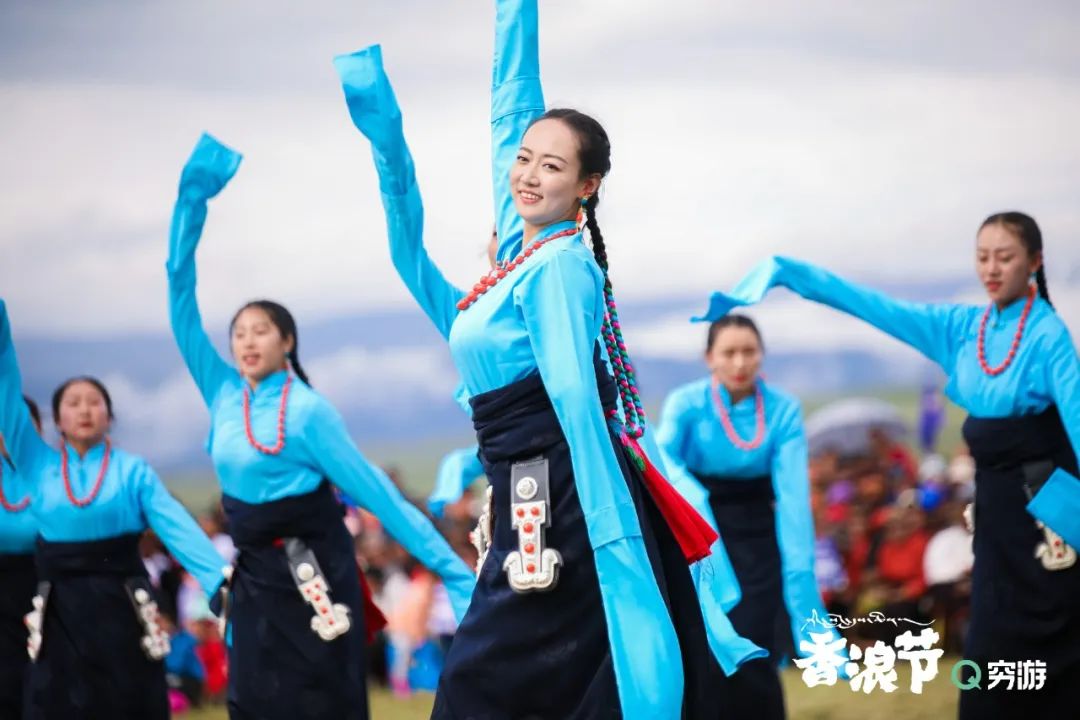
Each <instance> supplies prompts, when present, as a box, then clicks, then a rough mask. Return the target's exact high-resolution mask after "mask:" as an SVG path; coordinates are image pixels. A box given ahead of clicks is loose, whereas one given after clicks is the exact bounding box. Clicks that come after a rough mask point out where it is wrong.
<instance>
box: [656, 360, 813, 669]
mask: <svg viewBox="0 0 1080 720" xmlns="http://www.w3.org/2000/svg"><path fill="white" fill-rule="evenodd" d="M761 390H762V396H763V399H764V404H765V423H766V424H765V437H764V439H763V440H762V442H761V444H760V445H758V446H757V447H756V448H754V449H752V450H741V449H739V448H737V447H736V446H735V445H734V444H733V443H732V442H731V441H730V440H729V439H728V437H727V435H726V434H725V432H724V428H723V426H722V425H721V423H720V416H719V415H718V412H717V408H716V406H715V399H714V395H713V389H712V380H711V378H706V379H702V380H697V381H695V382H692V383H688V384H686V385H683V386H681V387H678V388H676V389H675V390H673V391H672V392H671V393H670V394H669V395H668V397H667V400H666V401H665V402H664V409H663V412H662V413H661V418H660V424H659V426H658V428H657V431H656V434H657V442H658V443H659V445H660V448H661V451H662V452H663V453H664V456H665V458H666V459H667V468H668V472H669V473H671V475H670V476H671V477H673V478H677V481H676V480H673V481H672V484H674V485H675V486H676V489H678V490H679V491H680V492H681V493H683V495H684V497H686V499H687V500H689V501H690V502H691V503H692V504H693V505H694V507H695V508H696V509H697V511H698V512H699V513H701V515H702V517H704V518H706V519H707V520H709V522H710V523H712V525H713V526H714V527H716V519H715V518H714V517H713V513H712V509H711V507H710V505H709V501H708V491H707V490H706V489H705V488H704V487H703V486H702V485H701V483H700V482H699V481H698V480H697V478H696V477H695V476H696V475H712V476H717V477H724V478H747V479H749V478H754V477H761V476H763V475H768V476H770V477H771V478H772V485H773V491H774V493H775V495H776V533H777V545H778V547H779V549H780V561H781V573H782V583H783V595H784V604H785V606H786V607H787V610H788V615H789V616H790V620H791V632H792V636H793V638H794V640H795V643H794V647H795V649H796V650H797V651H798V650H801V648H800V642H801V641H803V640H805V641H806V642H811V638H810V632H815V633H817V632H820V631H821V630H822V628H820V627H818V626H817V625H816V624H811V623H810V621H811V619H812V618H824V617H826V613H825V608H824V606H823V604H822V602H821V595H820V593H819V592H818V588H817V582H816V580H815V578H814V521H813V516H812V514H811V512H810V480H809V477H808V465H807V464H808V460H809V457H808V451H807V445H806V432H805V430H804V428H803V423H802V411H801V409H800V407H799V402H798V400H796V399H795V398H793V397H791V396H790V395H787V394H786V393H783V392H781V391H780V390H778V389H776V388H774V387H772V386H771V385H768V384H766V383H765V382H763V381H762V382H761ZM719 394H720V398H721V401H722V402H723V403H724V404H725V407H726V409H727V411H728V415H729V417H730V418H731V424H732V426H733V427H734V429H735V432H736V433H737V434H738V435H739V437H741V438H743V439H744V440H750V439H751V438H753V437H755V434H756V431H757V413H756V400H755V398H754V396H753V395H751V396H749V397H747V398H744V399H743V400H742V401H740V402H738V403H736V404H735V405H734V406H732V404H731V396H730V395H729V393H728V391H727V389H725V388H724V387H722V386H721V387H720V388H719ZM730 482H739V480H738V479H732V480H730ZM724 597H725V598H728V597H732V598H733V600H734V602H732V603H731V605H735V604H737V603H738V602H739V601H740V600H741V597H740V593H739V588H738V586H737V583H736V586H735V587H734V588H733V589H727V592H725V595H724Z"/></svg>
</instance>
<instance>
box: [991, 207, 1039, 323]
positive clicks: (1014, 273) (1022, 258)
mask: <svg viewBox="0 0 1080 720" xmlns="http://www.w3.org/2000/svg"><path fill="white" fill-rule="evenodd" d="M1041 264H1042V258H1041V257H1039V256H1038V255H1036V256H1035V257H1032V256H1031V254H1030V253H1028V251H1027V248H1025V247H1024V244H1023V243H1022V242H1020V238H1019V237H1017V235H1016V233H1014V232H1013V231H1012V230H1010V229H1009V228H1008V227H1006V226H1005V225H1003V224H1002V223H993V224H991V225H987V226H986V227H984V228H983V229H982V230H980V231H979V234H978V236H977V238H976V243H975V270H976V272H978V274H979V280H980V282H982V284H983V287H984V288H986V294H987V295H989V296H990V301H991V302H994V303H997V305H999V306H1005V305H1008V304H1009V303H1011V302H1013V301H1014V300H1018V299H1019V298H1021V297H1023V296H1024V295H1025V294H1026V293H1027V291H1028V285H1029V284H1030V282H1031V275H1032V274H1033V273H1034V272H1035V271H1036V270H1038V269H1039V266H1040V265H1041Z"/></svg>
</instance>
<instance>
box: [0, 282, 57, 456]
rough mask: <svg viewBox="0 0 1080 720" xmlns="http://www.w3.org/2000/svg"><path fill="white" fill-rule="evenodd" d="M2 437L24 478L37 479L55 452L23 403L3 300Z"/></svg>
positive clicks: (0, 353)
mask: <svg viewBox="0 0 1080 720" xmlns="http://www.w3.org/2000/svg"><path fill="white" fill-rule="evenodd" d="M0 434H2V435H3V436H4V443H5V444H6V446H7V451H8V453H9V454H10V455H11V458H12V460H13V461H14V462H15V467H17V468H18V469H19V471H20V472H21V473H22V474H23V477H36V475H37V472H38V470H37V468H38V467H40V463H41V462H42V461H44V460H45V459H46V458H47V457H48V456H49V454H50V453H52V452H54V451H53V450H51V449H50V448H49V446H48V445H46V444H45V441H44V440H42V439H41V436H40V435H38V434H37V430H35V429H34V421H33V420H32V419H31V418H30V411H29V410H28V409H27V408H26V402H24V401H23V396H22V375H21V374H20V373H19V360H18V358H17V357H16V356H15V345H14V343H12V341H11V323H10V322H9V320H8V315H7V305H6V304H5V303H4V301H3V300H0Z"/></svg>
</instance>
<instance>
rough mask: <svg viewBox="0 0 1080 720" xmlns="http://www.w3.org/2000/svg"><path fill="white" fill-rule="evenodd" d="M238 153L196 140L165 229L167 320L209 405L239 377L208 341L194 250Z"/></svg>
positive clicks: (207, 137) (206, 139) (205, 139)
mask: <svg viewBox="0 0 1080 720" xmlns="http://www.w3.org/2000/svg"><path fill="white" fill-rule="evenodd" d="M240 158H241V156H240V153H238V152H236V151H234V150H231V149H229V148H227V147H225V146H224V145H222V144H221V143H220V142H218V141H217V140H215V139H214V138H213V137H211V136H210V135H208V134H205V133H204V134H203V136H202V137H201V138H199V142H198V144H196V145H195V149H194V150H193V151H192V152H191V157H190V158H188V161H187V164H186V165H184V171H183V173H182V174H181V175H180V192H179V195H178V196H177V198H176V206H175V207H174V208H173V217H172V225H171V227H170V229H169V259H168V262H166V264H165V268H166V270H167V271H168V277H169V321H170V323H171V325H172V331H173V337H174V338H175V339H176V344H177V346H178V347H179V348H180V354H181V355H182V356H183V358H184V363H185V364H186V365H187V367H188V370H189V371H190V372H191V376H192V378H194V379H195V384H196V385H197V386H198V387H199V392H200V393H202V396H203V400H204V401H205V402H206V405H207V406H208V407H209V406H211V405H213V403H214V398H215V397H216V395H217V392H218V390H220V389H221V386H222V385H223V384H224V383H225V382H226V381H228V380H230V379H232V378H235V377H237V372H236V369H235V368H233V367H232V366H230V365H229V364H228V363H227V362H225V360H224V359H222V357H221V356H220V355H218V352H217V350H215V349H214V346H213V345H212V344H211V343H210V338H209V337H207V335H206V330H204V329H203V325H202V316H201V315H200V314H199V303H198V300H197V299H196V297H195V250H196V248H197V247H198V246H199V238H200V237H201V236H202V230H203V224H204V223H205V222H206V203H207V201H208V200H209V199H210V198H212V197H214V196H215V195H217V194H218V193H219V192H221V190H222V188H224V187H225V185H226V184H228V182H229V180H230V179H231V178H232V176H233V175H234V174H235V173H236V169H237V168H238V167H239V166H240Z"/></svg>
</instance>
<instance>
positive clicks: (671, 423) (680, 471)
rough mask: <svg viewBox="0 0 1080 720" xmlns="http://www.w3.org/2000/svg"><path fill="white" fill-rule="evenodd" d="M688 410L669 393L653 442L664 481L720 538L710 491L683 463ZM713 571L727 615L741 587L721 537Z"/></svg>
mask: <svg viewBox="0 0 1080 720" xmlns="http://www.w3.org/2000/svg"><path fill="white" fill-rule="evenodd" d="M689 410H690V408H688V407H686V402H685V396H684V395H683V394H682V393H671V394H670V395H668V397H667V399H666V400H665V401H664V407H663V409H662V410H661V412H660V424H659V425H658V426H657V428H656V443H657V445H659V447H660V452H661V454H662V455H663V457H664V460H665V466H666V467H667V472H668V474H667V478H668V481H669V482H671V485H672V487H674V488H675V489H676V490H677V491H678V492H679V494H680V495H682V496H683V497H684V498H686V501H687V502H689V503H690V504H691V505H693V506H694V509H695V510H697V511H698V514H700V515H701V517H703V518H705V520H706V521H707V522H708V523H709V525H711V526H712V528H713V530H715V531H716V534H717V535H720V526H719V525H718V524H717V522H716V517H715V516H714V515H713V512H712V508H711V507H710V506H709V492H708V490H706V489H705V488H704V487H702V485H701V483H699V482H698V481H697V478H695V477H694V474H693V473H692V472H690V468H689V467H688V466H687V464H686V453H685V447H686V444H687V443H688V442H689V441H690V439H689V433H688V428H687V426H686V422H687V420H688V418H689ZM710 557H713V558H714V559H713V568H712V577H711V580H712V582H713V585H714V586H715V587H716V589H715V590H714V592H715V593H717V601H718V602H719V603H720V605H721V607H723V609H724V611H725V612H727V611H729V610H731V609H732V608H733V607H735V606H736V605H738V604H739V600H741V599H742V588H740V587H739V580H738V578H737V577H736V576H735V568H734V567H732V565H731V559H730V558H729V557H728V554H727V548H725V547H724V538H723V536H720V537H719V538H718V539H717V540H716V542H715V543H713V546H712V555H711V556H710Z"/></svg>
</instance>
